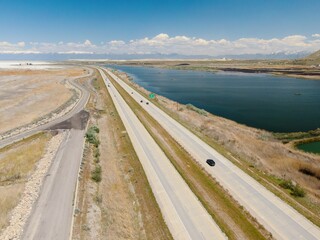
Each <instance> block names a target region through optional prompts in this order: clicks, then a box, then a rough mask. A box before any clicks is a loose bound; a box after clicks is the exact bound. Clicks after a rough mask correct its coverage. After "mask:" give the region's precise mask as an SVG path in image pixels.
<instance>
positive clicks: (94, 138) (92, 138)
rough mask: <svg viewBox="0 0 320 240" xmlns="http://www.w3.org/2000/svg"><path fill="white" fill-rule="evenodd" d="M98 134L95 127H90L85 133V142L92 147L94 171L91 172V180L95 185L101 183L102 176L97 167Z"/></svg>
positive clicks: (99, 167) (99, 168) (98, 155)
mask: <svg viewBox="0 0 320 240" xmlns="http://www.w3.org/2000/svg"><path fill="white" fill-rule="evenodd" d="M99 132H100V129H99V128H98V127H97V126H91V127H90V128H89V129H88V131H87V133H86V140H87V142H89V143H90V144H91V145H93V157H94V164H95V167H94V170H93V171H92V172H91V179H92V180H93V181H95V182H96V183H99V182H101V179H102V175H101V172H102V170H101V166H100V165H99V162H100V150H99V145H100V140H99V137H98V134H99Z"/></svg>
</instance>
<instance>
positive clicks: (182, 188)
mask: <svg viewBox="0 0 320 240" xmlns="http://www.w3.org/2000/svg"><path fill="white" fill-rule="evenodd" d="M99 71H100V73H101V75H102V77H103V79H104V81H105V84H106V86H107V89H108V91H109V93H110V95H111V97H112V99H113V102H114V104H115V106H116V109H117V111H118V113H119V115H120V117H121V119H122V121H123V123H124V125H125V127H126V130H127V133H128V135H129V137H130V139H131V142H132V144H133V147H134V149H135V151H136V153H137V155H138V157H139V159H140V161H141V164H142V166H143V169H144V171H145V173H146V175H147V178H148V181H149V183H150V186H151V188H152V191H153V193H154V196H155V198H156V200H157V202H158V204H159V206H160V209H161V212H162V214H163V216H164V219H165V221H166V223H167V225H168V227H169V229H170V232H171V234H172V235H173V237H174V239H183V240H186V239H226V236H225V234H224V233H222V231H221V230H220V228H219V227H218V226H217V224H216V223H215V222H214V221H213V219H212V218H211V216H210V215H209V214H208V213H207V211H206V210H205V209H204V207H203V206H202V205H201V203H200V202H199V200H198V199H197V198H196V196H195V195H194V194H193V193H192V191H191V190H190V188H189V187H188V186H187V184H186V183H185V182H184V181H183V179H182V177H181V176H180V175H179V173H178V172H177V171H176V170H175V168H174V167H173V165H172V164H171V162H170V160H169V159H168V158H167V157H166V155H165V154H164V153H163V151H162V150H161V149H160V147H159V146H158V145H157V144H156V142H155V141H154V139H153V138H152V137H151V136H150V134H149V133H148V131H147V130H146V129H145V128H144V126H143V125H142V123H141V122H140V121H139V120H138V118H137V117H136V115H135V114H134V113H133V111H132V110H131V109H130V107H129V106H128V105H127V103H126V102H125V101H124V99H123V98H122V97H121V95H120V94H119V93H118V91H117V90H116V89H115V88H114V86H113V85H111V83H110V82H109V81H108V79H107V77H106V75H105V74H104V72H102V71H101V70H100V69H99ZM108 85H109V86H110V87H108Z"/></svg>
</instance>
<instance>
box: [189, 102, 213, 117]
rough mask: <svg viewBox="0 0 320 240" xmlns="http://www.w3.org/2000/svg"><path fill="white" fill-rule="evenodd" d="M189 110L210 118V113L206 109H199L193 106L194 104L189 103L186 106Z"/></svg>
mask: <svg viewBox="0 0 320 240" xmlns="http://www.w3.org/2000/svg"><path fill="white" fill-rule="evenodd" d="M186 107H187V109H189V110H192V111H195V112H197V113H199V114H200V115H203V116H208V112H207V111H206V110H204V109H200V108H197V107H196V106H193V105H192V104H190V103H188V104H187V105H186Z"/></svg>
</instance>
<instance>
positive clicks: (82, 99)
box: [0, 68, 93, 148]
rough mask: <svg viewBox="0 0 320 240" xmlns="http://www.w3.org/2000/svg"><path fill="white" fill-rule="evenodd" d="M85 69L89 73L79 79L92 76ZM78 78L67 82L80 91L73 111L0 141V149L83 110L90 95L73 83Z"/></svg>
mask: <svg viewBox="0 0 320 240" xmlns="http://www.w3.org/2000/svg"><path fill="white" fill-rule="evenodd" d="M87 69H89V73H88V74H86V75H84V76H81V78H83V77H88V76H91V75H92V72H93V70H92V69H91V68H87ZM78 78H79V77H77V78H74V79H71V80H69V83H70V84H71V85H73V86H74V87H76V88H78V89H79V90H80V91H81V96H80V99H79V100H78V103H77V104H76V106H75V107H74V108H73V109H71V111H70V112H68V113H67V114H65V115H63V116H61V117H58V118H56V119H54V120H53V121H50V122H48V123H46V124H43V125H40V126H38V127H35V128H33V129H31V130H27V131H24V132H22V133H19V134H16V135H14V136H11V137H8V138H5V139H2V140H0V148H2V147H5V146H6V145H9V144H11V143H13V142H16V141H19V140H20V139H23V138H26V137H28V136H31V135H33V134H35V133H37V132H39V131H42V130H45V129H48V128H50V127H52V126H54V125H55V124H57V123H60V122H63V121H65V120H67V119H68V118H70V117H72V116H73V115H74V114H76V113H78V112H80V111H81V110H82V109H84V106H85V105H86V104H87V101H88V99H89V96H90V93H89V91H88V90H86V89H85V88H84V87H83V86H81V85H80V84H78V83H77V82H76V81H75V80H76V79H78Z"/></svg>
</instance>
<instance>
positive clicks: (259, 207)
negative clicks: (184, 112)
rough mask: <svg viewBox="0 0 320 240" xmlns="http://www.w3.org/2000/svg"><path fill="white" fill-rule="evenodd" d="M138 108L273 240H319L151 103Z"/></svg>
mask: <svg viewBox="0 0 320 240" xmlns="http://www.w3.org/2000/svg"><path fill="white" fill-rule="evenodd" d="M108 74H110V76H111V77H113V78H114V79H115V80H116V81H117V82H118V83H119V84H120V85H121V86H122V87H123V88H124V89H125V90H126V91H127V92H128V93H131V92H133V93H134V94H131V96H132V97H133V98H134V99H135V100H136V101H137V102H140V100H141V99H143V100H144V102H145V101H148V100H147V99H145V98H144V97H142V96H141V95H140V94H139V93H138V92H136V91H135V90H133V89H132V88H131V87H129V86H128V85H127V84H126V83H124V82H123V81H122V80H120V79H119V78H118V77H117V76H115V75H114V74H113V73H112V72H110V71H108ZM142 106H143V108H144V109H145V110H146V111H148V113H149V114H150V115H151V116H153V117H154V118H155V119H157V121H158V122H159V123H160V124H161V125H162V126H163V127H164V128H165V129H166V130H167V131H168V132H169V133H170V134H171V135H172V136H173V137H174V138H175V139H176V140H177V141H178V142H179V143H180V144H181V145H182V146H183V147H184V148H185V149H187V151H188V152H189V153H190V154H192V156H193V157H194V158H195V159H196V160H197V161H198V162H199V163H200V164H202V165H203V167H204V168H205V169H206V170H207V171H208V172H209V173H210V174H211V175H212V176H213V177H215V178H216V179H217V180H218V181H219V182H220V183H221V185H222V186H223V187H224V188H225V189H227V190H228V191H229V192H230V193H231V194H232V196H233V197H234V198H235V199H236V200H237V201H239V203H240V204H241V205H243V206H244V207H245V208H246V209H247V210H248V211H249V212H250V213H251V215H252V216H254V217H255V218H256V219H257V220H258V221H259V222H260V223H261V224H263V225H264V226H265V228H266V229H267V230H268V231H270V232H271V233H272V235H273V236H274V237H275V238H277V239H320V230H319V228H318V227H317V226H315V225H314V224H313V223H311V222H310V221H309V220H307V219H306V218H305V217H303V216H302V215H301V214H299V213H298V212H297V211H296V210H294V209H293V208H292V207H290V206H289V205H287V204H286V203H284V202H283V201H282V200H281V199H279V198H278V197H276V196H275V195H274V194H272V193H271V192H269V191H268V190H267V189H266V188H264V187H263V186H262V185H261V184H259V183H258V182H257V181H255V180H254V179H253V178H251V177H250V176H249V175H247V174H246V173H244V172H243V171H241V170H240V169H239V168H237V167H236V166H235V165H233V164H232V163H231V162H230V161H229V160H227V159H226V158H225V157H223V156H222V155H220V154H219V153H218V152H216V151H215V150H214V149H213V148H211V147H210V146H209V145H207V144H206V143H204V142H203V141H202V140H201V139H199V138H198V137H197V136H195V135H194V134H193V133H191V132H190V131H189V130H187V129H186V128H185V127H183V126H182V125H181V124H179V123H178V122H176V121H175V120H174V119H172V118H171V117H169V116H168V115H167V114H166V113H164V112H163V111H162V110H160V109H159V108H158V107H156V106H155V105H154V104H152V103H149V105H146V104H142ZM207 158H212V159H214V160H215V161H216V166H215V167H213V168H212V167H209V166H208V165H207V164H206V162H205V160H206V159H207Z"/></svg>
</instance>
